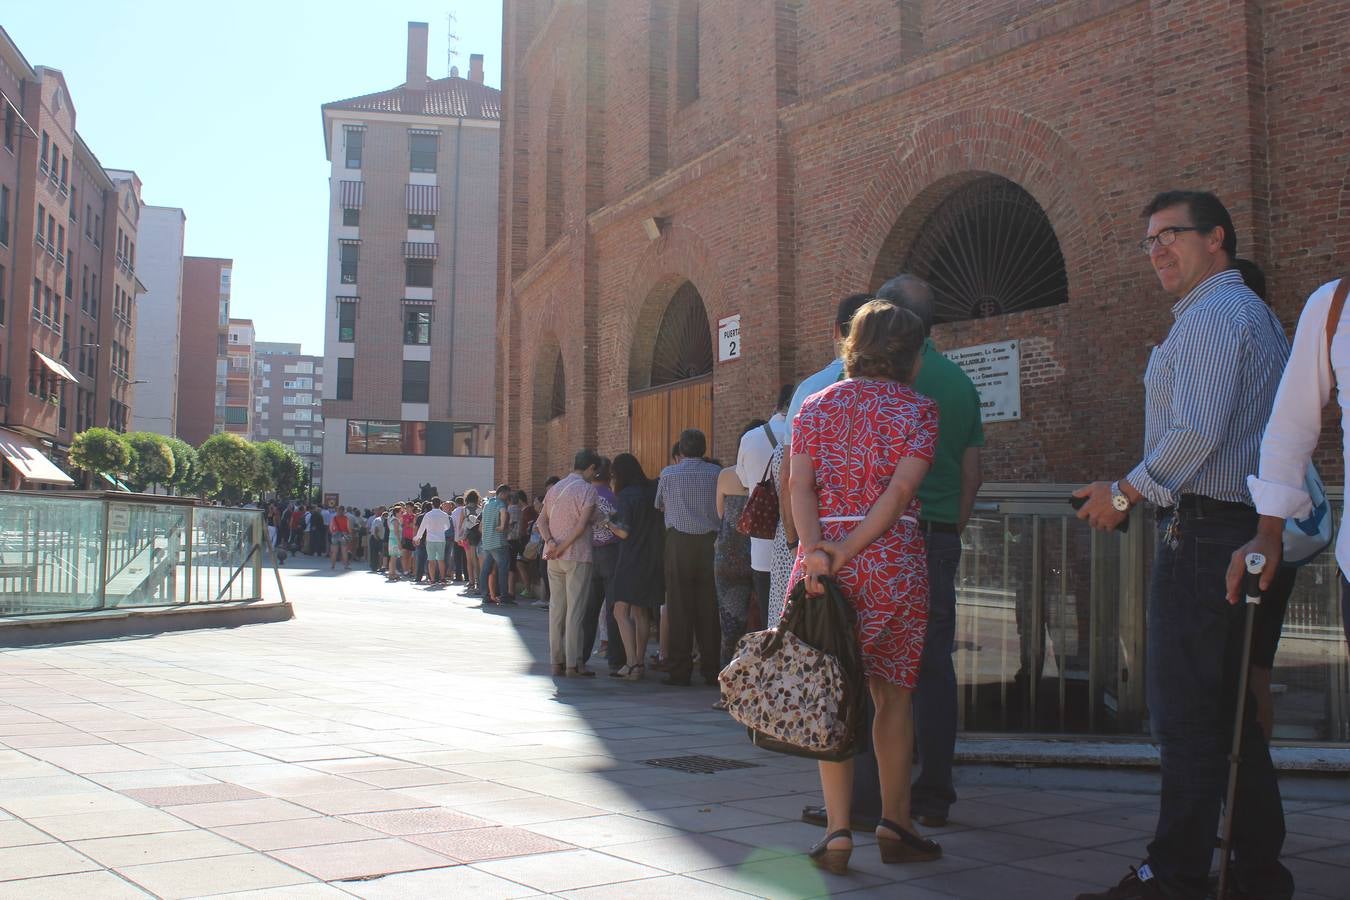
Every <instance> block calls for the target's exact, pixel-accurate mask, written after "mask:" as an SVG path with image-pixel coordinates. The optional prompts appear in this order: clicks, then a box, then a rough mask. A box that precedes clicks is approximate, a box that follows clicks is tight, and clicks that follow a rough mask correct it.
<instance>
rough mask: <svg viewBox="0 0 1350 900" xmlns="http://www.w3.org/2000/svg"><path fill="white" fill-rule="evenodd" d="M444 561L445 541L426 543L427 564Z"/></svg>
mask: <svg viewBox="0 0 1350 900" xmlns="http://www.w3.org/2000/svg"><path fill="white" fill-rule="evenodd" d="M444 559H445V541H433V540H428V541H427V562H441V561H443V560H444Z"/></svg>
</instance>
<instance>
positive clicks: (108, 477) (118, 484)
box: [100, 472, 131, 493]
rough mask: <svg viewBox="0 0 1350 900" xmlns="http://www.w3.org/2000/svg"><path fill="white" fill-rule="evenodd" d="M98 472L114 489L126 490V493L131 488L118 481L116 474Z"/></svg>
mask: <svg viewBox="0 0 1350 900" xmlns="http://www.w3.org/2000/svg"><path fill="white" fill-rule="evenodd" d="M100 474H101V475H102V477H103V480H104V481H106V482H108V484H110V485H112V486H113V489H114V490H118V491H127V492H128V493H130V491H131V488H129V487H127V486H126V485H125V484H123V483H122V482H120V481H118V480H117V477H116V476H114V475H109V474H108V473H107V472H101V473H100Z"/></svg>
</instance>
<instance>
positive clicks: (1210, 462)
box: [1126, 269, 1289, 506]
mask: <svg viewBox="0 0 1350 900" xmlns="http://www.w3.org/2000/svg"><path fill="white" fill-rule="evenodd" d="M1172 315H1173V316H1174V318H1175V320H1176V321H1175V322H1174V323H1173V324H1172V330H1171V331H1169V332H1168V333H1167V338H1166V339H1165V340H1164V341H1163V342H1162V343H1161V344H1159V345H1158V346H1157V347H1155V348H1154V350H1153V353H1152V355H1151V356H1150V358H1149V363H1148V370H1147V371H1146V372H1145V373H1144V387H1145V406H1144V409H1145V420H1144V458H1143V461H1141V462H1140V463H1139V465H1137V466H1135V468H1134V470H1133V471H1132V472H1130V474H1129V475H1128V476H1126V477H1127V478H1128V480H1129V482H1130V484H1131V485H1133V486H1134V488H1135V489H1136V490H1137V491H1139V493H1141V494H1143V495H1144V496H1145V497H1146V498H1147V499H1148V500H1150V501H1151V502H1153V503H1155V504H1157V505H1158V506H1175V505H1176V504H1177V498H1178V497H1179V496H1180V495H1181V494H1200V495H1203V496H1205V497H1212V498H1214V499H1215V500H1227V501H1230V502H1234V503H1248V504H1250V503H1251V502H1252V498H1251V494H1250V492H1249V491H1248V489H1247V476H1248V475H1249V474H1251V473H1252V472H1255V471H1257V470H1258V468H1259V466H1260V457H1261V435H1262V434H1263V433H1264V431H1265V428H1266V421H1267V420H1268V419H1269V418H1270V409H1271V405H1272V404H1273V403H1274V401H1275V392H1276V391H1277V390H1278V389H1279V386H1280V375H1281V373H1282V372H1283V371H1284V364H1285V361H1286V360H1287V359H1288V358H1289V341H1288V339H1287V338H1286V337H1285V335H1284V328H1283V327H1281V325H1280V322H1279V320H1278V319H1277V318H1276V317H1275V313H1274V312H1272V311H1271V309H1270V307H1269V306H1267V305H1266V303H1265V302H1264V301H1263V300H1262V299H1261V298H1260V297H1258V296H1256V294H1254V293H1252V291H1251V289H1249V288H1248V287H1247V286H1246V284H1244V283H1243V281H1242V276H1241V275H1240V274H1239V273H1238V272H1237V270H1236V269H1227V270H1225V271H1223V272H1220V273H1219V274H1217V275H1212V276H1210V277H1209V278H1207V279H1205V280H1204V281H1202V282H1201V283H1200V284H1198V285H1196V286H1195V288H1194V289H1192V290H1191V292H1190V293H1189V294H1187V295H1186V296H1185V297H1183V298H1181V299H1180V300H1178V301H1177V302H1176V304H1175V305H1174V306H1173V307H1172Z"/></svg>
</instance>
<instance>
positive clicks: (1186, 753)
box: [1146, 510, 1293, 900]
mask: <svg viewBox="0 0 1350 900" xmlns="http://www.w3.org/2000/svg"><path fill="white" fill-rule="evenodd" d="M1173 515H1176V516H1177V518H1178V521H1177V530H1176V532H1175V533H1173V534H1171V535H1169V533H1168V525H1169V524H1170V521H1171V518H1172V516H1168V517H1167V518H1166V519H1164V520H1163V521H1162V522H1160V523H1159V540H1158V550H1157V556H1156V563H1155V565H1154V569H1153V583H1152V585H1151V586H1150V589H1149V598H1148V645H1147V646H1148V659H1147V662H1146V679H1147V692H1148V707H1149V724H1150V726H1151V727H1152V730H1153V737H1154V740H1156V741H1157V743H1158V747H1159V751H1160V756H1161V761H1162V795H1161V802H1160V805H1159V810H1158V827H1157V831H1156V834H1155V836H1154V839H1153V842H1152V843H1150V844H1149V846H1148V862H1149V865H1150V867H1151V868H1152V869H1153V872H1154V874H1155V875H1156V876H1157V877H1158V879H1159V880H1160V882H1161V883H1162V884H1163V885H1164V886H1165V887H1166V889H1167V890H1168V892H1169V894H1170V895H1175V896H1177V897H1185V898H1191V897H1194V898H1197V900H1198V898H1201V897H1204V896H1205V892H1206V887H1207V881H1208V876H1209V869H1210V863H1211V861H1212V860H1213V857H1214V836H1215V835H1216V834H1217V833H1218V829H1219V816H1220V807H1221V806H1222V803H1223V798H1224V791H1225V788H1226V785H1227V781H1228V753H1229V749H1230V746H1231V742H1232V737H1233V735H1232V730H1233V718H1234V715H1235V713H1236V709H1237V682H1238V676H1239V674H1240V670H1241V667H1242V663H1241V660H1242V641H1243V637H1244V633H1243V626H1244V620H1245V616H1246V611H1245V609H1244V608H1243V606H1242V605H1241V604H1239V605H1236V606H1230V605H1229V603H1228V600H1227V598H1226V596H1225V594H1226V593H1227V588H1226V584H1225V576H1226V573H1227V570H1228V563H1229V558H1230V557H1231V556H1232V554H1233V551H1234V550H1236V549H1237V548H1238V547H1240V546H1241V545H1242V544H1243V543H1245V542H1246V541H1247V540H1248V539H1249V538H1250V537H1251V536H1252V534H1253V533H1254V532H1255V530H1256V512H1255V510H1251V511H1246V512H1244V511H1224V512H1221V513H1218V514H1210V515H1205V516H1200V515H1197V514H1195V513H1191V512H1181V513H1174V514H1173ZM1255 712H1256V704H1255V703H1254V702H1253V701H1252V699H1251V698H1250V697H1248V699H1247V706H1246V718H1245V720H1244V722H1243V725H1242V745H1241V751H1240V754H1241V760H1242V762H1241V765H1240V767H1239V769H1238V784H1237V797H1236V800H1235V801H1234V824H1233V849H1234V861H1235V865H1236V873H1235V874H1236V877H1237V881H1238V883H1239V884H1240V885H1242V886H1243V887H1244V889H1246V890H1247V891H1249V892H1251V893H1252V895H1253V896H1262V897H1279V896H1288V893H1291V892H1292V888H1293V877H1292V876H1291V875H1290V874H1289V871H1288V870H1287V869H1285V868H1284V867H1283V866H1282V865H1280V863H1279V856H1280V849H1281V847H1282V846H1283V845H1284V834H1285V831H1284V809H1283V806H1282V805H1281V802H1280V789H1279V785H1278V784H1277V783H1276V778H1275V767H1274V766H1273V765H1272V764H1271V759H1270V750H1269V748H1268V747H1267V746H1266V742H1265V738H1264V736H1263V735H1262V733H1261V727H1260V725H1259V724H1258V723H1257V721H1256V716H1255ZM1286 891H1287V892H1288V893H1286Z"/></svg>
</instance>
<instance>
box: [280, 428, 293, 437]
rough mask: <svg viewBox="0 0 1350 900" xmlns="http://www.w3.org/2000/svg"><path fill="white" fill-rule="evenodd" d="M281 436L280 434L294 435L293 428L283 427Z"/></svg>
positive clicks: (285, 435)
mask: <svg viewBox="0 0 1350 900" xmlns="http://www.w3.org/2000/svg"><path fill="white" fill-rule="evenodd" d="M281 436H282V437H295V429H294V428H283V429H281Z"/></svg>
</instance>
